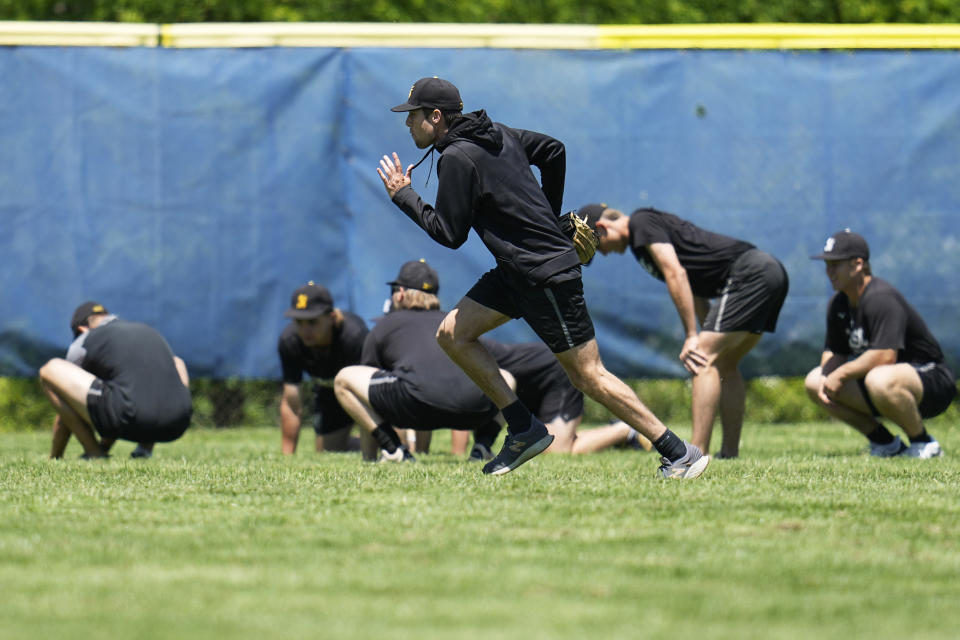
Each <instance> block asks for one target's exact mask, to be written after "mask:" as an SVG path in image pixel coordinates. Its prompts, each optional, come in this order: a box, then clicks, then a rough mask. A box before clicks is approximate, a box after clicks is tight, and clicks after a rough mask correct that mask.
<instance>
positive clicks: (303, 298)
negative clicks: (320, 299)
mask: <svg viewBox="0 0 960 640" xmlns="http://www.w3.org/2000/svg"><path fill="white" fill-rule="evenodd" d="M306 308H307V294H305V293H301V294H300V295H298V296H297V309H306Z"/></svg>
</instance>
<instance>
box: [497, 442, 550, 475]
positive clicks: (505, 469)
mask: <svg viewBox="0 0 960 640" xmlns="http://www.w3.org/2000/svg"><path fill="white" fill-rule="evenodd" d="M552 442H553V436H552V435H550V434H547V435H545V436H544V437H542V438H540V439H539V440H537V441H536V442H534V443H533V444H532V445H530V446H529V447H527V448H526V449H524V451H523V453H521V454H520V455H519V456H517V459H516V460H514V461H513V462H512V463H511V465H504V466H502V467H500V468H498V469H495V470H493V471H491V472H490V475H492V476H502V475H504V474H506V473H510V472H511V471H513V470H514V469H516V468H517V467H519V466H520V465H522V464H523V463H524V462H526V461H527V460H529V459H530V458H533V457H534V456H537V455H539V454H541V453H543V452H544V450H545V449H546V448H547V447H549V446H550V443H552Z"/></svg>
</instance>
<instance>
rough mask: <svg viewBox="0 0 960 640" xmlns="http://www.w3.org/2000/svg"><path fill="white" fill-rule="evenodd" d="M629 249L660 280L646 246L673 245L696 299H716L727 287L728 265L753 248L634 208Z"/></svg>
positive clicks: (679, 220)
mask: <svg viewBox="0 0 960 640" xmlns="http://www.w3.org/2000/svg"><path fill="white" fill-rule="evenodd" d="M629 228H630V250H631V251H632V252H633V255H634V256H635V257H636V258H637V261H638V262H639V263H640V264H641V265H642V266H643V268H644V269H646V270H647V272H649V273H650V275H652V276H653V277H654V278H657V279H658V280H663V279H664V278H663V272H662V271H660V268H659V267H658V266H657V263H656V261H654V259H653V256H652V255H651V254H650V251H649V250H648V249H647V246H648V245H651V244H656V243H667V244H671V245H673V249H674V251H676V252H677V259H678V260H679V261H680V264H681V265H682V266H683V268H684V269H685V270H686V272H687V279H688V280H689V281H690V289H691V290H692V291H693V294H694V295H695V296H699V297H701V298H715V297H717V296H718V295H720V292H721V290H722V289H723V287H724V285H725V284H726V280H727V274H728V273H729V271H730V265H732V264H733V261H734V260H736V259H737V258H738V257H740V255H741V254H743V253H744V252H746V251H749V250H750V249H753V248H754V246H753V245H752V244H750V243H749V242H744V241H742V240H737V239H736V238H731V237H729V236H724V235H721V234H719V233H713V232H712V231H706V230H704V229H701V228H700V227H698V226H696V225H695V224H693V223H691V222H688V221H686V220H684V219H682V218H679V217H677V216H675V215H673V214H672V213H665V212H663V211H658V210H656V209H637V210H636V211H634V212H633V214H632V215H631V216H630V223H629Z"/></svg>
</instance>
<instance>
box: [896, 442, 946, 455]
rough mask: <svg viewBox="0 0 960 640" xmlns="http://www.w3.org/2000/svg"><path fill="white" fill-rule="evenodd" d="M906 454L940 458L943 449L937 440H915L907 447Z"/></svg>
mask: <svg viewBox="0 0 960 640" xmlns="http://www.w3.org/2000/svg"><path fill="white" fill-rule="evenodd" d="M904 455H905V456H909V457H911V458H923V459H928V458H939V457H940V456H942V455H943V449H941V448H940V443H939V442H937V441H936V440H933V441H931V442H914V443H912V444H911V445H910V446H909V447H907V450H906V451H905V452H904Z"/></svg>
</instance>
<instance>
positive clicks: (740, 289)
mask: <svg viewBox="0 0 960 640" xmlns="http://www.w3.org/2000/svg"><path fill="white" fill-rule="evenodd" d="M789 287H790V281H789V279H788V278H787V270H786V269H784V268H783V265H782V264H780V262H779V261H778V260H777V259H776V258H774V257H773V256H771V255H770V254H768V253H765V252H763V251H760V250H759V249H750V250H749V251H746V252H744V253H743V254H741V255H740V257H738V258H737V259H736V260H734V262H733V265H731V267H730V275H729V276H728V277H727V283H726V285H725V286H724V287H723V291H722V292H721V293H720V297H719V298H718V299H717V300H715V301H714V302H713V304H711V305H710V311H709V312H708V313H707V317H706V319H705V320H704V322H703V330H704V331H715V332H718V333H730V332H732V331H749V332H750V333H762V332H764V331H766V332H767V333H773V331H774V330H775V329H776V328H777V319H778V318H779V317H780V309H781V308H782V307H783V301H784V299H785V298H786V297H787V289H789Z"/></svg>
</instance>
